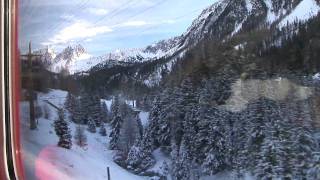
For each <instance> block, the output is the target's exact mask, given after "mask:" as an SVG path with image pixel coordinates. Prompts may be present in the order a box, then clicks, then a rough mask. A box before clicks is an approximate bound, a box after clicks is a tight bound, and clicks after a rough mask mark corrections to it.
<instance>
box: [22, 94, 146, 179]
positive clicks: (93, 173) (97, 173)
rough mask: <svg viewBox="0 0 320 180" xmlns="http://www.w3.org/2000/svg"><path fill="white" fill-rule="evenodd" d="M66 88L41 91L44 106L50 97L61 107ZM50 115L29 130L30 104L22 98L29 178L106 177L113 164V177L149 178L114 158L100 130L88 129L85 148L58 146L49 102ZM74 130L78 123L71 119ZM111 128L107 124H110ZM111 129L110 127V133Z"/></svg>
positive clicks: (54, 116)
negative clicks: (125, 167)
mask: <svg viewBox="0 0 320 180" xmlns="http://www.w3.org/2000/svg"><path fill="white" fill-rule="evenodd" d="M66 96H67V92H64V91H60V90H52V91H50V92H49V93H48V94H40V95H39V97H38V104H39V105H40V106H43V105H44V104H45V103H46V102H45V100H49V101H50V102H51V103H53V104H55V105H56V106H58V107H62V106H63V104H64V101H65V97H66ZM48 107H49V110H50V117H49V118H48V119H45V118H44V117H41V118H39V119H38V129H37V130H34V131H30V130H29V118H28V114H29V110H28V109H29V107H28V103H27V102H21V133H22V147H23V160H24V163H25V170H26V176H27V179H40V180H69V179H76V180H88V179H92V180H93V179H94V180H98V179H106V178H107V167H110V172H111V178H112V179H113V180H144V179H150V178H147V177H141V176H136V175H133V174H131V173H130V172H128V171H126V170H125V169H123V168H121V167H120V166H118V165H117V164H115V163H114V162H113V161H112V156H113V151H110V150H108V148H107V147H108V142H109V138H108V137H103V136H100V134H99V133H95V134H92V133H90V132H86V135H87V139H88V146H87V147H86V148H85V149H83V148H80V147H78V146H77V145H76V144H75V143H73V146H72V149H71V150H67V149H63V148H60V147H58V146H57V145H56V144H57V142H58V137H57V136H56V134H55V132H54V127H53V122H54V120H55V118H56V117H57V112H56V110H55V109H54V108H53V107H51V106H50V105H48ZM69 127H70V128H71V130H72V132H71V134H72V135H73V134H74V131H75V124H73V123H72V122H70V121H69ZM107 131H108V128H107ZM109 132H110V131H108V133H109Z"/></svg>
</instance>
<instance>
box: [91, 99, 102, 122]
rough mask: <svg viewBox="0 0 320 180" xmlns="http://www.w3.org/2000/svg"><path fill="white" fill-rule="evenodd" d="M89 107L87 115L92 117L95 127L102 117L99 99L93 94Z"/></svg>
mask: <svg viewBox="0 0 320 180" xmlns="http://www.w3.org/2000/svg"><path fill="white" fill-rule="evenodd" d="M89 108H90V113H89V117H91V118H92V119H93V121H94V122H95V125H96V127H100V125H101V122H102V118H103V117H102V114H101V111H102V110H101V100H100V99H99V98H98V97H97V96H93V97H92V98H91V106H90V107H89Z"/></svg>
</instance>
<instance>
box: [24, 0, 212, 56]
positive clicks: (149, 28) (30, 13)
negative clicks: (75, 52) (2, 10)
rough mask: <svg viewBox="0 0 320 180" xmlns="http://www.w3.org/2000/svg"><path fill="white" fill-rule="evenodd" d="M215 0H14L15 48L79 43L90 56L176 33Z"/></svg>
mask: <svg viewBox="0 0 320 180" xmlns="http://www.w3.org/2000/svg"><path fill="white" fill-rule="evenodd" d="M215 1H216V0H20V27H19V32H20V42H19V43H20V49H21V51H22V52H25V50H26V47H27V43H28V41H30V40H31V41H32V44H33V46H34V48H43V47H45V46H47V45H50V46H51V47H53V48H55V49H56V50H58V51H59V50H61V49H62V48H64V47H66V46H68V45H72V44H78V43H79V44H81V45H83V46H84V47H85V48H86V49H87V51H88V52H89V53H90V54H92V55H103V54H106V53H108V52H110V51H113V50H116V49H124V48H138V47H144V46H146V45H149V44H151V43H153V42H156V41H158V40H162V39H167V38H170V37H174V36H177V35H181V34H182V33H183V32H185V31H186V29H187V28H188V26H190V24H191V23H192V20H193V19H194V18H196V17H197V16H198V15H199V14H200V13H201V10H202V9H204V8H206V7H207V6H209V5H211V4H213V3H214V2H215Z"/></svg>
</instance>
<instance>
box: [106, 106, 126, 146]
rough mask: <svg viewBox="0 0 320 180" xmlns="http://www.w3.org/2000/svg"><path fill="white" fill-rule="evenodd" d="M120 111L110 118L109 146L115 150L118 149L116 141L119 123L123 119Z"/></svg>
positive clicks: (119, 127)
mask: <svg viewBox="0 0 320 180" xmlns="http://www.w3.org/2000/svg"><path fill="white" fill-rule="evenodd" d="M119 113H120V112H118V114H114V115H113V116H114V117H113V118H112V120H111V128H112V129H111V133H110V138H111V139H110V144H109V148H110V149H111V150H116V149H118V147H117V146H118V141H119V138H120V130H121V125H122V123H123V119H122V118H121V116H120V114H119Z"/></svg>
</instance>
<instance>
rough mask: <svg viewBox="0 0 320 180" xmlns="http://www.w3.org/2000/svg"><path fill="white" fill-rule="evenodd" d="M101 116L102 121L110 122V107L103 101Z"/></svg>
mask: <svg viewBox="0 0 320 180" xmlns="http://www.w3.org/2000/svg"><path fill="white" fill-rule="evenodd" d="M100 114H101V115H100V117H101V121H102V122H104V123H109V122H110V117H109V115H110V112H109V111H108V107H107V105H106V103H105V102H104V101H103V102H102V103H101V112H100Z"/></svg>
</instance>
